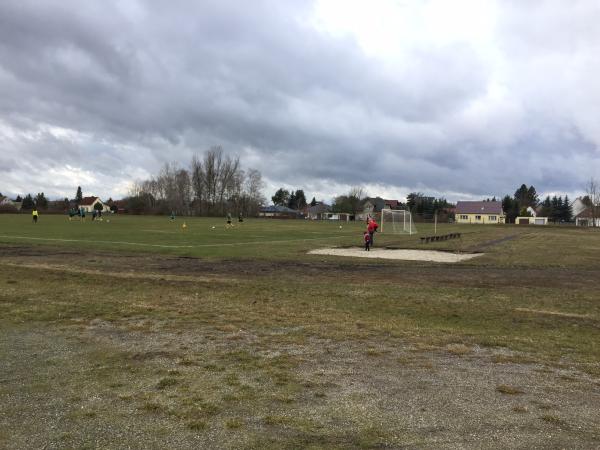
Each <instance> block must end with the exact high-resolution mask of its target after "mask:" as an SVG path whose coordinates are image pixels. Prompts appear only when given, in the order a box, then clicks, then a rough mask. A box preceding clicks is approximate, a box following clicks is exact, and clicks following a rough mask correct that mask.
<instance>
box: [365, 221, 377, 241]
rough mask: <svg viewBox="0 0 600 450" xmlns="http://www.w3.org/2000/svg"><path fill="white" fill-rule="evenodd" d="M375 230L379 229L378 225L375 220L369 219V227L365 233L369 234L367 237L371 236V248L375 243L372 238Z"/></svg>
mask: <svg viewBox="0 0 600 450" xmlns="http://www.w3.org/2000/svg"><path fill="white" fill-rule="evenodd" d="M377 228H379V225H377V222H375V219H371V221H370V222H369V225H367V231H368V232H369V235H370V236H371V246H373V244H374V243H375V240H374V239H373V236H374V235H375V232H376V231H377Z"/></svg>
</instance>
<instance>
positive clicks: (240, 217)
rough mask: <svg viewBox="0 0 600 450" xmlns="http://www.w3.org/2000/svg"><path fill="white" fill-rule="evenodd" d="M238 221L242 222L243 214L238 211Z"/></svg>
mask: <svg viewBox="0 0 600 450" xmlns="http://www.w3.org/2000/svg"><path fill="white" fill-rule="evenodd" d="M238 222H239V223H242V222H244V216H242V213H240V214H239V216H238Z"/></svg>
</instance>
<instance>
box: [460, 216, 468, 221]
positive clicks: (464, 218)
mask: <svg viewBox="0 0 600 450" xmlns="http://www.w3.org/2000/svg"><path fill="white" fill-rule="evenodd" d="M468 219H469V216H466V215H461V216H460V220H468Z"/></svg>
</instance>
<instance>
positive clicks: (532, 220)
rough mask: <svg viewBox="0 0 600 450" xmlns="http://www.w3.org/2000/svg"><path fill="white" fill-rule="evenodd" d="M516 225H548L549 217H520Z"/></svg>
mask: <svg viewBox="0 0 600 450" xmlns="http://www.w3.org/2000/svg"><path fill="white" fill-rule="evenodd" d="M515 223H516V224H517V225H548V218H547V217H539V216H534V215H532V216H527V217H525V216H519V217H516V218H515Z"/></svg>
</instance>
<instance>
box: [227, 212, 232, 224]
mask: <svg viewBox="0 0 600 450" xmlns="http://www.w3.org/2000/svg"><path fill="white" fill-rule="evenodd" d="M232 226H233V225H232V224H231V213H227V225H226V228H229V227H232Z"/></svg>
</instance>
